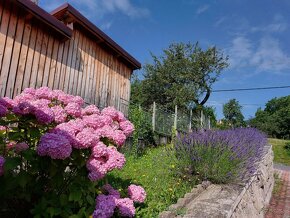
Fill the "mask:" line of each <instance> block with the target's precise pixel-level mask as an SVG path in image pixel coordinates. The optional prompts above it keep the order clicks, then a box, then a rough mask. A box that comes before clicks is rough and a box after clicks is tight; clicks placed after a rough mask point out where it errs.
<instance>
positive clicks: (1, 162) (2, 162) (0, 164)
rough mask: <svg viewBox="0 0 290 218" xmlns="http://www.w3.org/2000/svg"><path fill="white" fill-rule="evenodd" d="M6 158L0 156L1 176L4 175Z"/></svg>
mask: <svg viewBox="0 0 290 218" xmlns="http://www.w3.org/2000/svg"><path fill="white" fill-rule="evenodd" d="M4 164H5V158H4V157H2V156H0V176H2V175H3V174H4Z"/></svg>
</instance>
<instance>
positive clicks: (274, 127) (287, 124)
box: [250, 95, 290, 139]
mask: <svg viewBox="0 0 290 218" xmlns="http://www.w3.org/2000/svg"><path fill="white" fill-rule="evenodd" d="M250 125H251V126H254V127H256V128H258V129H260V130H262V131H264V132H266V133H267V134H268V135H269V136H271V137H275V138H285V139H290V95H288V96H285V97H281V98H273V99H271V100H270V101H268V102H267V104H266V107H265V109H264V110H262V109H261V108H259V109H258V110H257V112H256V114H255V118H253V119H251V121H250Z"/></svg>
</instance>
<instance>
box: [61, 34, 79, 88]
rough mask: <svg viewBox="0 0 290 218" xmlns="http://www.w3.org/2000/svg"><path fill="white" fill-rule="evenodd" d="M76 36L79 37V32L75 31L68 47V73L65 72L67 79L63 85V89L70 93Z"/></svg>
mask: <svg viewBox="0 0 290 218" xmlns="http://www.w3.org/2000/svg"><path fill="white" fill-rule="evenodd" d="M76 38H78V32H76V31H73V36H72V38H71V39H70V43H69V48H68V57H67V64H66V74H65V81H64V87H63V91H64V92H66V93H68V90H69V83H70V79H71V78H70V77H71V76H70V73H71V65H72V54H73V50H74V45H75V41H76Z"/></svg>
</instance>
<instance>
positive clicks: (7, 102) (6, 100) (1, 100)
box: [0, 97, 15, 109]
mask: <svg viewBox="0 0 290 218" xmlns="http://www.w3.org/2000/svg"><path fill="white" fill-rule="evenodd" d="M0 105H2V106H4V107H6V108H8V109H12V108H13V107H14V106H15V102H14V101H13V100H12V99H10V98H8V97H3V98H0Z"/></svg>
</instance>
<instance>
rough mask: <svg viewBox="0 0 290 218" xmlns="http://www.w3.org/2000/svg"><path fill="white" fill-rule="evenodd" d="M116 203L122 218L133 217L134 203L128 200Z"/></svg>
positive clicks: (122, 199) (117, 200)
mask: <svg viewBox="0 0 290 218" xmlns="http://www.w3.org/2000/svg"><path fill="white" fill-rule="evenodd" d="M116 202H117V207H118V209H119V213H120V215H121V216H124V217H134V216H135V207H134V202H133V201H132V200H131V199H130V198H121V199H116Z"/></svg>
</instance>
